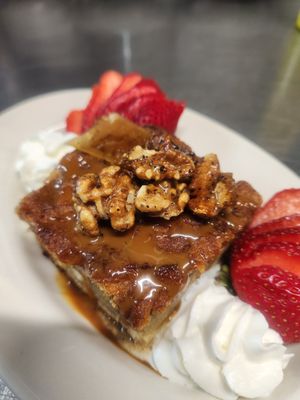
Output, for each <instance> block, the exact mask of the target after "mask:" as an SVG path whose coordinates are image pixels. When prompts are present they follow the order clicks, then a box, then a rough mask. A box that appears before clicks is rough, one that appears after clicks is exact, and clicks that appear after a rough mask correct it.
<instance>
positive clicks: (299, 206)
mask: <svg viewBox="0 0 300 400" xmlns="http://www.w3.org/2000/svg"><path fill="white" fill-rule="evenodd" d="M299 213H300V189H286V190H283V191H281V192H278V193H276V194H275V195H274V196H273V197H272V198H271V199H270V200H269V201H268V202H267V203H266V204H265V205H264V206H263V207H262V208H261V209H259V210H258V211H257V212H256V214H255V215H254V218H253V221H252V223H251V225H250V226H251V227H254V226H256V225H259V224H262V223H264V222H268V221H272V220H274V219H277V218H281V217H285V216H288V215H292V214H299Z"/></svg>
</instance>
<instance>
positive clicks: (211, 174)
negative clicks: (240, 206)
mask: <svg viewBox="0 0 300 400" xmlns="http://www.w3.org/2000/svg"><path fill="white" fill-rule="evenodd" d="M233 185H234V180H233V178H232V175H231V174H221V172H220V165H219V161H218V158H217V156H216V155H215V154H208V155H206V156H205V157H204V159H203V160H202V161H201V162H200V163H199V164H198V165H197V167H196V171H195V174H194V176H193V179H192V181H191V184H190V186H189V188H190V191H191V199H190V201H189V203H188V206H189V208H190V209H191V210H192V211H193V213H194V214H197V215H200V216H203V217H215V216H216V215H218V214H219V212H220V211H221V210H222V209H223V208H225V207H227V206H228V205H229V204H230V203H231V202H232V190H233Z"/></svg>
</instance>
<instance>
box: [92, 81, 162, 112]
mask: <svg viewBox="0 0 300 400" xmlns="http://www.w3.org/2000/svg"><path fill="white" fill-rule="evenodd" d="M149 95H157V96H158V97H163V96H164V95H163V93H162V91H161V90H160V88H159V87H158V85H157V84H156V83H155V82H154V81H153V80H151V79H142V80H141V81H140V82H138V83H137V84H136V85H135V86H134V87H132V88H131V89H130V90H128V91H127V92H123V93H121V94H119V95H118V96H113V97H112V98H111V99H110V100H109V101H108V102H107V103H106V105H105V107H104V108H103V110H102V111H100V112H99V113H100V114H101V115H105V114H108V113H110V112H119V113H120V114H122V113H126V110H127V109H128V107H129V105H130V103H132V101H135V100H136V99H141V98H144V97H145V96H149Z"/></svg>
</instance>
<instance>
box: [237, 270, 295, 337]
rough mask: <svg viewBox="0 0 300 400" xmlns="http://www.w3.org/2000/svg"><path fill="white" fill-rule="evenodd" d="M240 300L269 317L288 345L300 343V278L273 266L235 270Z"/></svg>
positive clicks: (272, 326)
mask: <svg viewBox="0 0 300 400" xmlns="http://www.w3.org/2000/svg"><path fill="white" fill-rule="evenodd" d="M234 288H235V290H236V292H237V294H238V295H239V297H240V298H241V299H242V300H243V301H245V302H246V303H248V304H251V305H252V306H253V307H254V308H257V309H258V310H260V311H261V312H262V313H263V314H264V315H265V317H266V319H267V321H268V323H269V325H270V327H271V328H273V329H275V330H276V331H277V332H278V333H279V334H280V335H281V337H282V338H283V340H284V342H285V343H294V342H299V341H300V329H299V327H300V311H299V310H300V278H299V276H297V275H295V274H294V273H291V272H285V271H283V270H282V269H281V268H279V267H276V266H270V265H259V266H255V267H253V266H251V267H250V268H243V269H236V270H234Z"/></svg>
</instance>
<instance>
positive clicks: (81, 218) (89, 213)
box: [74, 203, 100, 236]
mask: <svg viewBox="0 0 300 400" xmlns="http://www.w3.org/2000/svg"><path fill="white" fill-rule="evenodd" d="M74 207H75V210H76V212H77V215H78V222H79V223H80V226H81V228H82V230H83V231H84V232H86V233H88V234H89V235H90V236H98V235H99V234H100V229H99V226H98V220H97V212H96V210H95V208H94V207H93V206H86V205H83V204H79V203H75V205H74Z"/></svg>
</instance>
